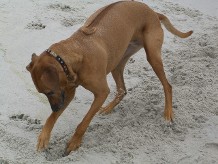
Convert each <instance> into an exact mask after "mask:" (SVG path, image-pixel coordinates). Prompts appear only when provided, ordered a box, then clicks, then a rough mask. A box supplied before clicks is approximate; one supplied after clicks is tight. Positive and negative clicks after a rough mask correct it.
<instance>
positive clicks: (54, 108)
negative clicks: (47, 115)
mask: <svg viewBox="0 0 218 164" xmlns="http://www.w3.org/2000/svg"><path fill="white" fill-rule="evenodd" d="M64 99H65V93H64V91H62V92H61V96H60V98H59V101H58V103H52V101H51V99H49V102H50V105H51V109H52V111H53V112H58V111H59V110H60V109H61V108H62V107H63V106H64Z"/></svg>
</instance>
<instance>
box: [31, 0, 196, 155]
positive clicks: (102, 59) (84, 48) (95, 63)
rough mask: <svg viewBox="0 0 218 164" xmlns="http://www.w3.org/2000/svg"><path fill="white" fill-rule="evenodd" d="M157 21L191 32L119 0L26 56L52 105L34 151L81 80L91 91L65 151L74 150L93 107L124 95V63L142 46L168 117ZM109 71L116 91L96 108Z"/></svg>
mask: <svg viewBox="0 0 218 164" xmlns="http://www.w3.org/2000/svg"><path fill="white" fill-rule="evenodd" d="M160 21H161V22H162V23H163V24H164V25H165V27H166V28H167V30H169V31H170V32H171V33H173V34H175V35H177V36H179V37H181V38H186V37H188V36H190V35H191V34H192V31H189V32H187V33H182V32H180V31H178V30H177V29H175V28H174V27H173V26H172V24H171V23H170V21H169V20H168V18H167V17H166V16H164V15H162V14H159V13H156V12H154V11H153V10H151V9H150V8H149V7H148V6H147V5H145V4H144V3H140V2H134V1H123V2H116V3H113V4H110V5H108V6H106V7H103V8H101V9H99V10H98V11H96V12H95V13H94V14H93V15H92V16H91V17H90V18H89V19H88V20H87V21H86V23H85V25H84V26H83V27H81V28H80V29H79V30H78V31H76V32H75V33H74V34H73V35H72V36H71V37H69V38H68V39H66V40H63V41H60V42H59V43H55V44H53V45H52V46H51V47H50V48H49V49H48V50H46V51H44V52H43V53H42V54H41V55H40V56H37V55H35V54H33V55H32V61H31V63H30V64H29V65H28V66H27V70H28V71H29V72H30V73H31V76H32V79H33V82H34V84H35V86H36V88H37V90H38V91H39V92H40V93H44V94H45V95H46V96H47V97H48V100H49V103H50V105H51V108H52V110H53V112H52V113H51V115H50V116H49V118H48V119H47V121H46V123H45V125H44V127H43V129H42V132H41V134H40V135H39V138H38V145H37V149H38V150H42V149H44V148H46V147H47V145H48V142H49V138H50V133H51V131H52V128H53V126H54V124H55V122H56V120H57V119H58V117H59V116H60V115H61V113H62V112H63V111H64V109H65V108H66V107H67V106H68V104H69V103H70V101H71V100H72V99H73V97H74V94H75V89H76V87H77V86H78V85H81V86H83V87H84V88H86V89H87V90H89V91H91V92H92V93H93V94H94V101H93V103H92V105H91V108H90V110H89V111H88V113H87V114H86V116H85V117H84V118H83V120H82V122H81V123H80V124H79V125H78V127H77V128H76V131H75V133H74V135H73V136H72V138H71V140H70V141H69V143H68V145H67V148H66V155H67V154H69V153H70V152H71V151H72V150H75V149H77V148H78V147H79V146H80V144H81V141H82V137H83V135H84V133H85V131H86V129H87V127H88V126H89V124H90V122H91V120H92V118H93V117H94V116H95V114H96V113H97V112H98V111H99V110H100V113H109V112H111V111H112V109H113V108H114V107H115V106H116V105H117V104H118V103H119V102H120V101H121V100H122V99H123V97H124V95H125V94H126V88H125V84H124V79H123V71H124V67H125V64H126V63H127V61H128V59H129V58H130V57H131V56H132V55H133V54H134V53H136V52H137V51H139V50H140V49H141V48H142V47H144V49H145V51H146V54H147V60H148V62H149V63H150V64H151V66H152V68H153V70H154V71H155V73H156V74H157V76H158V78H159V79H160V81H161V83H162V85H163V88H164V93H165V110H164V117H165V119H166V120H169V121H170V120H172V118H173V112H172V88H171V85H170V84H169V83H168V81H167V79H166V76H165V73H164V68H163V63H162V59H161V46H162V43H163V30H162V28H161V24H160ZM110 72H111V73H112V75H113V78H114V80H115V82H116V85H117V92H118V93H117V95H116V97H115V99H114V100H113V101H112V102H110V103H109V105H107V106H106V107H104V108H101V107H102V105H103V103H104V101H105V99H106V98H107V96H108V94H109V92H110V91H109V87H108V84H107V80H106V76H107V74H108V73H110Z"/></svg>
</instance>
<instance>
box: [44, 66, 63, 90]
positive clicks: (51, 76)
mask: <svg viewBox="0 0 218 164" xmlns="http://www.w3.org/2000/svg"><path fill="white" fill-rule="evenodd" d="M41 80H42V81H43V82H44V84H45V85H46V86H47V87H48V88H52V89H55V88H56V87H58V85H59V76H58V72H57V70H56V68H55V67H53V66H49V67H46V68H45V69H44V71H43V73H42V75H41Z"/></svg>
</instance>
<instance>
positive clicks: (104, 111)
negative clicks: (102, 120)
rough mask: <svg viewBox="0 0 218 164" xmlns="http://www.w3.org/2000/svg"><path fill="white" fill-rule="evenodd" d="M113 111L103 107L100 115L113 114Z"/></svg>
mask: <svg viewBox="0 0 218 164" xmlns="http://www.w3.org/2000/svg"><path fill="white" fill-rule="evenodd" d="M111 111H112V110H111V109H110V108H109V107H108V106H106V107H101V108H100V110H99V114H102V115H107V114H109V113H111Z"/></svg>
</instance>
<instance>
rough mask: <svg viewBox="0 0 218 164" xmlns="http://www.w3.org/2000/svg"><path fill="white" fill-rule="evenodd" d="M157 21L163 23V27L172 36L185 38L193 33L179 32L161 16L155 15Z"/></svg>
mask: <svg viewBox="0 0 218 164" xmlns="http://www.w3.org/2000/svg"><path fill="white" fill-rule="evenodd" d="M157 15H158V17H159V20H160V21H161V23H163V25H164V26H165V27H166V29H167V30H168V31H169V32H171V33H172V34H174V35H176V36H178V37H180V38H187V37H189V36H190V35H191V34H192V33H193V31H189V32H186V33H183V32H181V31H179V30H177V29H176V28H175V27H174V26H173V25H172V24H171V22H170V20H169V19H168V18H167V17H166V16H165V15H163V14H160V13H157Z"/></svg>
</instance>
